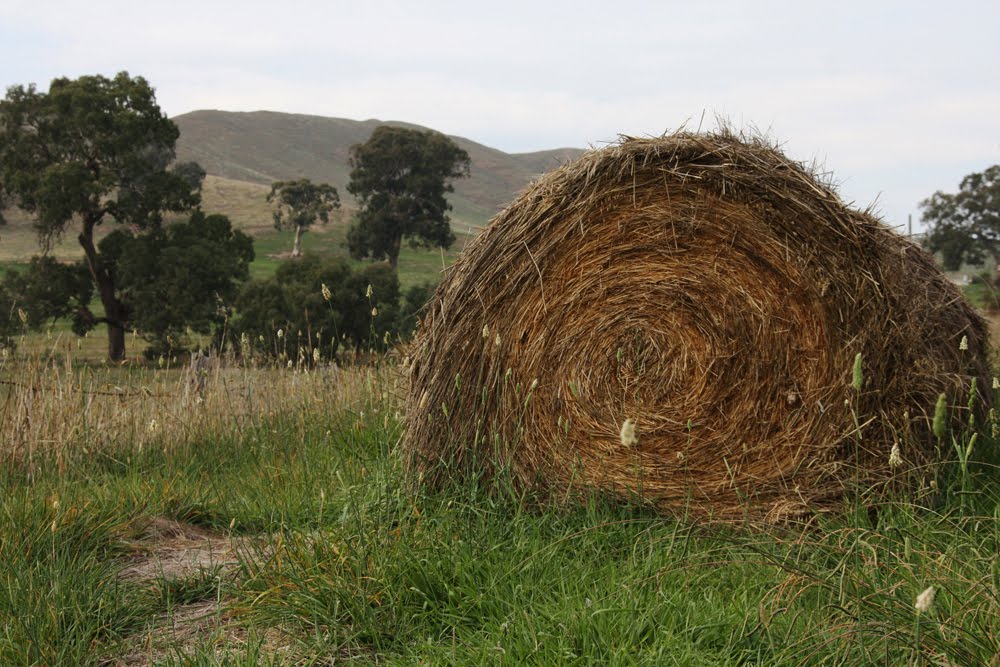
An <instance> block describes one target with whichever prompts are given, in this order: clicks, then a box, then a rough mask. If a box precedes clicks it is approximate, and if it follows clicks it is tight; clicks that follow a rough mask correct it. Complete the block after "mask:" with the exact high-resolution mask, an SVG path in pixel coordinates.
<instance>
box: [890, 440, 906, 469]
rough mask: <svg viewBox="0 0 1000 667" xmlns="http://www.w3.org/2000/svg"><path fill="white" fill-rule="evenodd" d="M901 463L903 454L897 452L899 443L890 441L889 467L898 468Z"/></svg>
mask: <svg viewBox="0 0 1000 667" xmlns="http://www.w3.org/2000/svg"><path fill="white" fill-rule="evenodd" d="M901 465H903V456H902V455H901V454H900V453H899V443H898V442H894V443H892V449H891V450H889V467H890V468H898V467H900V466H901Z"/></svg>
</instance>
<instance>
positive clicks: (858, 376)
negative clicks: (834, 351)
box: [851, 352, 865, 391]
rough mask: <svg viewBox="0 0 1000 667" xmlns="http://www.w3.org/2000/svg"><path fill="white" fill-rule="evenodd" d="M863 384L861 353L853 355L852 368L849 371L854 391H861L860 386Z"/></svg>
mask: <svg viewBox="0 0 1000 667" xmlns="http://www.w3.org/2000/svg"><path fill="white" fill-rule="evenodd" d="M864 383H865V376H864V371H863V370H862V367H861V353H860V352H858V353H857V354H855V355H854V368H853V369H852V371H851V386H852V387H854V391H861V386H862V385H863V384H864Z"/></svg>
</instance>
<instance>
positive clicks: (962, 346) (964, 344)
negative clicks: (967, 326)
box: [958, 336, 969, 352]
mask: <svg viewBox="0 0 1000 667" xmlns="http://www.w3.org/2000/svg"><path fill="white" fill-rule="evenodd" d="M958 349H959V350H961V351H962V352H965V351H966V350H968V349H969V337H968V336H962V340H960V341H958Z"/></svg>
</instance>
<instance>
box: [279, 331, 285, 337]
mask: <svg viewBox="0 0 1000 667" xmlns="http://www.w3.org/2000/svg"><path fill="white" fill-rule="evenodd" d="M284 337H285V331H284V329H278V338H284Z"/></svg>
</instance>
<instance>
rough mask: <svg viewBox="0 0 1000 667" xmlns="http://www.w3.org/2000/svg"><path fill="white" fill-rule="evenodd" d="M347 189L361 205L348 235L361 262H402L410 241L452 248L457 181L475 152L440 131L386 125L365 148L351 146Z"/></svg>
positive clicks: (427, 245) (348, 243)
mask: <svg viewBox="0 0 1000 667" xmlns="http://www.w3.org/2000/svg"><path fill="white" fill-rule="evenodd" d="M350 164H351V176H350V178H351V180H350V183H349V184H348V185H347V190H348V192H350V193H351V194H353V195H354V196H355V197H357V199H358V201H359V203H360V204H361V210H360V211H359V212H358V215H357V219H356V221H355V223H354V224H353V225H352V226H351V228H350V230H349V231H348V234H347V245H348V249H349V250H350V252H351V255H352V256H353V257H355V258H356V259H362V258H365V257H372V258H373V259H388V260H389V263H390V264H391V265H392V267H393V268H396V266H397V264H398V263H399V249H400V247H401V245H402V240H403V239H404V238H406V239H407V240H408V241H409V242H410V243H411V244H412V245H414V246H424V247H435V246H436V247H441V248H449V247H451V244H452V243H454V242H455V235H454V234H453V233H452V231H451V227H450V226H449V225H448V211H450V210H451V205H450V204H449V203H448V201H447V200H446V199H445V194H447V193H449V192H454V187H453V186H452V184H451V181H452V179H456V178H461V177H463V176H467V175H468V173H469V154H468V153H466V152H465V151H464V150H462V149H461V148H459V147H458V146H457V145H456V144H455V142H453V141H452V140H451V139H449V138H448V137H446V136H444V135H443V134H440V133H438V132H431V131H427V132H420V131H417V130H410V129H405V128H399V127H389V126H386V125H383V126H380V127H377V128H375V132H373V133H372V136H371V137H370V138H369V139H368V141H366V142H365V143H363V144H356V145H354V146H352V147H351V160H350Z"/></svg>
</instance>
